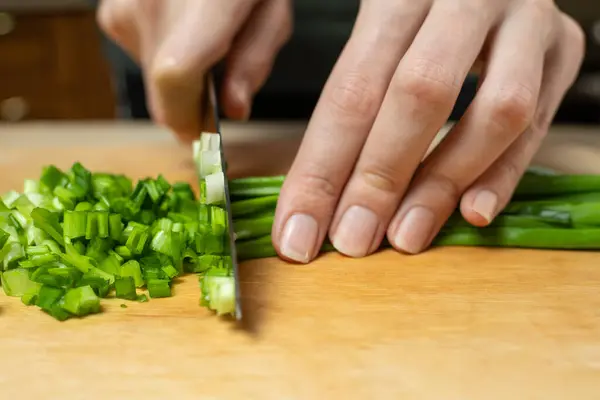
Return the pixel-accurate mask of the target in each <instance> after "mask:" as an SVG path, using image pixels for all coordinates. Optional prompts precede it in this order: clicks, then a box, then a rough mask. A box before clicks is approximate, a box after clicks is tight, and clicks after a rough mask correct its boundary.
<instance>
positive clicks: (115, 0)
mask: <svg viewBox="0 0 600 400" xmlns="http://www.w3.org/2000/svg"><path fill="white" fill-rule="evenodd" d="M135 6H136V3H135V1H134V0H102V1H101V2H100V5H99V6H98V10H97V12H96V21H97V23H98V26H99V27H100V29H102V31H104V33H106V35H107V36H108V37H109V38H110V39H111V40H113V41H114V42H115V43H116V44H118V45H119V46H120V47H121V48H122V49H123V50H125V51H126V52H127V53H128V55H129V56H130V57H132V58H133V59H134V60H136V61H139V60H140V40H139V34H138V30H137V26H136V25H137V21H136V20H135V18H134V16H135V15H136V13H135Z"/></svg>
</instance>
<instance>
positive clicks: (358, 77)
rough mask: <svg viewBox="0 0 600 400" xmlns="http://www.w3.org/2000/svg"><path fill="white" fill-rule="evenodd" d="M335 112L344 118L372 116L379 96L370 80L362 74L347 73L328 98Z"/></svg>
mask: <svg viewBox="0 0 600 400" xmlns="http://www.w3.org/2000/svg"><path fill="white" fill-rule="evenodd" d="M330 100H331V104H332V105H333V108H334V110H335V112H337V113H339V114H340V115H342V116H345V117H354V116H357V115H362V116H364V115H368V116H374V115H375V114H376V113H377V109H378V108H379V96H378V95H377V94H376V93H375V91H374V90H373V85H372V84H371V80H370V79H369V78H368V77H367V76H365V75H364V74H362V73H348V74H346V76H345V77H343V78H342V79H341V82H339V83H338V84H336V85H334V86H333V89H332V90H331V96H330Z"/></svg>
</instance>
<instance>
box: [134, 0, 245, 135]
mask: <svg viewBox="0 0 600 400" xmlns="http://www.w3.org/2000/svg"><path fill="white" fill-rule="evenodd" d="M252 5H253V2H250V1H247V0H235V1H234V0H230V1H219V2H213V1H210V0H202V1H198V0H196V1H194V2H188V4H187V8H186V9H185V10H183V11H181V13H180V14H179V15H177V17H176V22H175V23H172V24H171V25H170V29H171V30H170V32H169V33H168V35H167V36H166V38H165V39H164V40H163V41H162V43H161V44H160V47H159V48H158V49H157V50H156V52H155V54H153V55H152V57H151V61H149V67H147V68H146V70H147V72H148V73H147V75H146V76H145V78H146V81H147V85H146V86H147V88H148V95H149V108H150V110H151V113H152V116H153V118H154V119H155V120H156V121H157V122H158V123H159V124H162V125H165V126H167V127H169V128H171V129H172V130H173V131H175V133H176V134H178V135H179V136H180V138H182V139H183V140H187V141H189V140H193V139H194V138H197V136H198V135H199V133H200V130H201V123H200V115H201V113H200V106H201V104H200V102H201V94H202V90H203V80H204V77H205V75H206V72H207V71H208V70H209V69H210V68H211V67H212V66H213V65H214V64H215V63H216V62H218V61H219V60H220V59H221V58H223V57H224V56H225V54H226V53H227V51H228V50H229V48H230V46H231V43H232V41H233V39H234V37H235V35H236V33H237V31H238V29H239V27H240V26H241V25H242V23H243V21H244V20H245V18H246V17H247V15H248V14H249V13H250V11H251V9H252Z"/></svg>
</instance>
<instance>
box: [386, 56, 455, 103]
mask: <svg viewBox="0 0 600 400" xmlns="http://www.w3.org/2000/svg"><path fill="white" fill-rule="evenodd" d="M397 76H398V77H397V78H396V79H394V81H393V82H392V85H391V89H392V90H394V91H396V92H398V94H399V95H409V96H412V97H414V98H415V99H417V101H418V102H420V103H423V104H433V105H436V104H440V105H447V104H448V103H450V102H452V99H453V98H454V96H456V94H457V91H458V90H459V89H460V86H459V85H457V83H456V78H455V76H454V74H452V73H451V72H449V71H448V70H447V69H446V67H444V66H443V65H442V64H440V63H438V62H435V61H432V60H428V59H419V60H417V62H415V63H414V65H412V66H410V67H408V68H404V69H402V70H401V73H400V74H398V75H397Z"/></svg>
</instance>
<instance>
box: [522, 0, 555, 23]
mask: <svg viewBox="0 0 600 400" xmlns="http://www.w3.org/2000/svg"><path fill="white" fill-rule="evenodd" d="M524 4H525V7H528V8H529V10H531V11H532V12H534V13H536V14H537V15H539V16H540V17H541V18H542V20H545V21H548V20H550V19H552V18H553V17H554V14H555V13H556V11H557V10H558V9H557V7H556V5H555V4H554V2H553V1H551V0H526V1H525V3H524Z"/></svg>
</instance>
